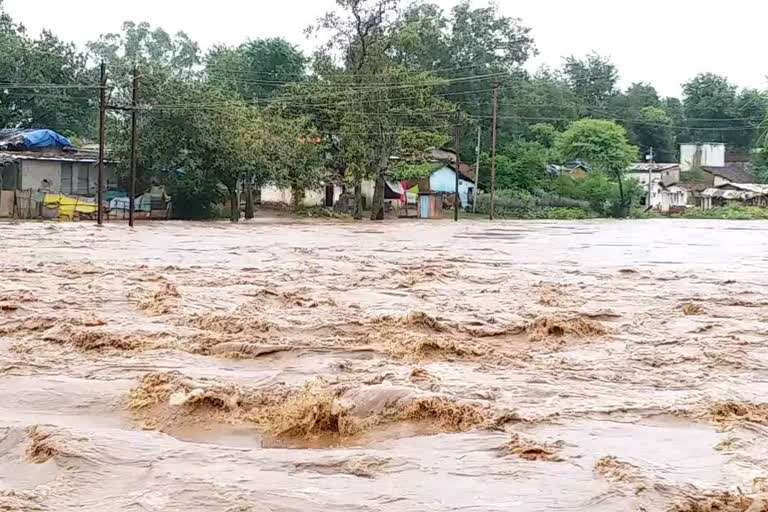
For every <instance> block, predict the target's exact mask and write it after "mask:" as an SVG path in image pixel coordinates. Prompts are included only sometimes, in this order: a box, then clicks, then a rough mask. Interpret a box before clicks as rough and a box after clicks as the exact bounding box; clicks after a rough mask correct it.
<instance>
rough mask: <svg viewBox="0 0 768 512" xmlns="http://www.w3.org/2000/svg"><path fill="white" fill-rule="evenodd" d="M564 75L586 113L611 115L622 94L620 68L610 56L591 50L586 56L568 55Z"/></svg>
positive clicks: (584, 113) (587, 114)
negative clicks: (613, 104) (619, 95)
mask: <svg viewBox="0 0 768 512" xmlns="http://www.w3.org/2000/svg"><path fill="white" fill-rule="evenodd" d="M562 72H563V75H564V76H565V78H566V81H567V82H568V85H569V86H570V87H571V89H572V90H573V92H574V94H575V95H576V97H577V98H579V100H580V102H581V106H582V114H583V115H584V116H600V115H604V116H605V115H611V112H610V110H611V103H612V101H613V100H614V99H615V97H616V95H617V94H618V89H617V84H618V80H619V71H618V69H616V66H615V65H614V64H613V63H612V62H611V61H610V60H609V59H608V58H606V57H603V56H601V55H598V54H597V53H591V54H589V55H587V56H586V57H584V58H577V57H574V56H571V57H567V58H566V59H565V62H564V64H563V70H562Z"/></svg>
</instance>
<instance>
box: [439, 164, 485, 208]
mask: <svg viewBox="0 0 768 512" xmlns="http://www.w3.org/2000/svg"><path fill="white" fill-rule="evenodd" d="M474 187H475V184H474V183H472V182H470V181H464V180H463V179H461V178H459V200H460V201H461V206H467V205H468V204H469V190H470V189H472V188H474ZM429 188H431V189H432V190H434V191H435V192H446V193H448V194H453V193H454V192H455V191H456V171H454V170H453V169H451V168H450V167H441V168H440V169H438V170H436V171H435V172H433V173H432V176H430V177H429Z"/></svg>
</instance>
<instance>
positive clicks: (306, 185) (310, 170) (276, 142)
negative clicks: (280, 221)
mask: <svg viewBox="0 0 768 512" xmlns="http://www.w3.org/2000/svg"><path fill="white" fill-rule="evenodd" d="M262 121H263V120H262ZM264 128H266V130H265V131H264V141H263V144H264V145H265V148H269V149H268V150H266V151H265V152H264V158H263V161H259V162H258V163H257V165H259V164H261V165H265V166H267V165H271V169H272V174H271V177H270V178H268V180H269V181H271V182H273V183H275V184H277V185H278V186H281V187H287V188H290V189H291V190H292V191H293V201H294V207H299V206H301V204H302V200H303V198H304V194H305V192H306V191H307V190H311V189H315V188H318V187H319V186H320V185H321V183H322V182H323V180H324V179H325V178H326V175H327V172H326V169H325V167H324V165H323V157H324V152H323V146H322V142H321V141H320V137H319V135H318V133H317V130H316V129H315V127H314V126H312V125H311V124H310V120H309V119H308V118H306V117H304V118H283V119H277V120H272V121H270V122H269V123H267V124H266V126H265V127H264ZM264 128H262V129H264Z"/></svg>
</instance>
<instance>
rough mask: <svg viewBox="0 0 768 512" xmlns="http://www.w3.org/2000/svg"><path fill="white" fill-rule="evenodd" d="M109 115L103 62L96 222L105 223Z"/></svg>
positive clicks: (105, 73)
mask: <svg viewBox="0 0 768 512" xmlns="http://www.w3.org/2000/svg"><path fill="white" fill-rule="evenodd" d="M106 113H107V65H106V64H105V63H104V61H102V62H101V80H100V81H99V180H98V181H99V190H98V191H97V192H96V222H97V223H98V225H99V226H101V225H102V224H103V223H104V204H103V203H104V122H105V117H106Z"/></svg>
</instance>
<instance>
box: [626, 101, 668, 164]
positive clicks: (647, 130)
mask: <svg viewBox="0 0 768 512" xmlns="http://www.w3.org/2000/svg"><path fill="white" fill-rule="evenodd" d="M638 119H639V121H640V122H638V123H632V125H631V132H630V134H631V141H632V143H633V144H635V145H637V146H638V147H639V149H640V153H641V154H642V155H646V154H648V153H649V151H650V148H653V152H654V161H656V162H674V161H675V160H676V158H675V156H676V150H675V133H674V129H673V127H672V119H670V117H669V115H668V114H667V113H666V112H665V111H664V109H661V108H659V107H643V108H642V109H641V110H640V112H639V114H638Z"/></svg>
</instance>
